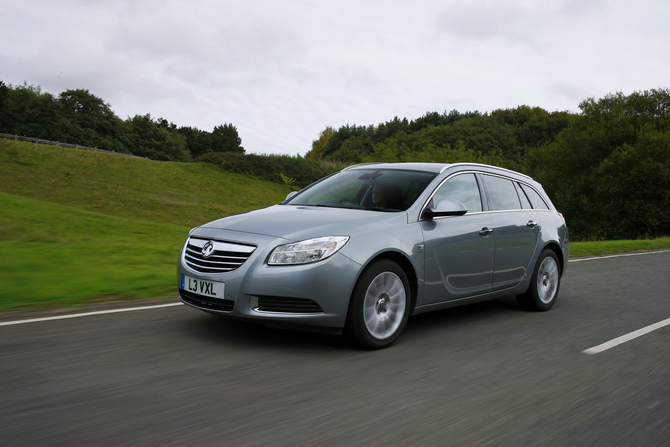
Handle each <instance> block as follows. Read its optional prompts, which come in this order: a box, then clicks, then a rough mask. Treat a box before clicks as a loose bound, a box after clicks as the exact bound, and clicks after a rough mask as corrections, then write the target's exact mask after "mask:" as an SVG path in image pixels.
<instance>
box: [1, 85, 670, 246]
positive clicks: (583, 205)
mask: <svg viewBox="0 0 670 447" xmlns="http://www.w3.org/2000/svg"><path fill="white" fill-rule="evenodd" d="M579 109H580V111H581V112H579V113H570V112H567V111H556V112H548V111H546V110H544V109H542V108H540V107H530V106H527V105H522V106H518V107H516V108H513V109H497V110H494V111H492V112H490V113H481V112H479V111H468V112H463V113H461V112H459V111H456V110H452V111H450V112H446V111H445V112H443V113H439V112H427V113H426V114H424V115H423V116H421V117H419V118H416V119H412V120H408V119H407V118H402V119H400V118H398V117H395V118H393V119H391V120H389V121H386V122H383V123H380V124H376V125H362V126H361V125H355V124H354V125H349V124H347V125H345V126H341V127H340V128H339V129H334V128H333V127H326V128H325V129H324V130H323V131H322V132H321V133H320V134H319V136H318V138H317V139H316V140H315V141H313V142H312V148H311V150H310V151H309V152H307V153H306V155H305V157H304V158H303V157H301V156H300V155H296V156H288V155H253V154H245V150H244V148H243V147H242V146H241V139H240V137H239V134H238V132H237V129H236V128H235V126H233V125H232V124H227V123H226V124H223V125H220V126H216V127H214V129H213V130H212V131H211V132H207V131H203V130H200V129H197V128H195V127H178V126H177V125H175V124H174V123H172V122H169V121H168V120H166V119H163V118H158V119H154V118H152V117H151V116H150V115H149V114H146V115H135V116H134V117H132V118H130V117H128V118H127V119H125V120H122V119H120V118H118V117H117V116H116V115H115V114H114V112H113V111H112V110H111V107H110V106H109V104H107V103H105V102H104V101H103V100H102V99H101V98H98V97H96V96H94V95H92V94H91V93H90V92H89V91H88V90H81V89H80V90H67V91H65V92H63V93H61V94H60V95H58V96H53V95H51V94H49V93H46V92H42V91H41V89H40V88H39V87H33V86H29V85H26V84H25V83H24V84H23V85H20V86H15V87H12V86H11V85H10V86H6V85H5V84H4V83H3V82H2V81H0V132H2V133H8V134H19V135H25V136H32V137H39V138H43V139H49V140H55V141H61V142H71V143H75V144H80V145H86V146H91V147H99V148H104V149H108V150H115V151H117V152H126V153H131V154H133V155H139V156H144V157H148V158H152V159H155V160H169V161H192V160H198V161H202V162H208V163H213V164H216V165H219V166H221V167H222V168H223V169H225V170H227V171H232V172H238V173H242V174H247V175H251V176H254V177H256V178H261V179H265V180H270V181H274V182H287V183H290V184H292V185H293V186H294V187H304V186H306V185H308V184H309V183H311V182H312V181H314V180H316V179H318V178H320V177H322V176H324V175H326V174H329V173H331V172H334V171H336V170H338V169H341V168H342V167H344V166H347V165H350V164H355V163H363V162H443V163H454V162H468V161H470V162H478V163H487V164H492V165H496V166H501V167H505V168H509V169H513V170H517V171H520V172H524V173H526V174H528V175H530V176H532V177H533V178H535V179H536V180H538V181H539V182H540V183H542V184H543V186H544V188H545V190H546V191H547V193H548V194H549V196H550V197H551V198H552V201H553V202H554V204H555V205H556V207H557V208H558V210H559V211H561V212H562V213H563V214H564V215H565V216H566V219H567V221H568V227H569V228H570V232H571V236H572V238H573V240H602V239H621V238H632V239H635V238H648V237H658V236H667V235H670V194H668V193H667V191H668V190H670V90H668V89H667V88H665V89H663V88H661V89H652V90H647V91H640V92H634V93H632V94H630V95H624V94H623V93H621V92H617V93H614V94H609V95H606V96H605V97H603V98H600V99H595V98H587V99H586V100H584V101H582V102H581V103H580V104H579ZM287 180H288V181H287Z"/></svg>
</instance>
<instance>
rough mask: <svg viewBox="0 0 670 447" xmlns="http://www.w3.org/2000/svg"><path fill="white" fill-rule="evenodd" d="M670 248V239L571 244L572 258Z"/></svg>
mask: <svg viewBox="0 0 670 447" xmlns="http://www.w3.org/2000/svg"><path fill="white" fill-rule="evenodd" d="M664 248H670V237H663V238H658V239H640V240H624V241H596V242H570V257H580V256H600V255H607V254H613V253H625V252H634V251H644V250H659V249H664Z"/></svg>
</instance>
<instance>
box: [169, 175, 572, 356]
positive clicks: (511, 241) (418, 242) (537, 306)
mask: <svg viewBox="0 0 670 447" xmlns="http://www.w3.org/2000/svg"><path fill="white" fill-rule="evenodd" d="M568 252H569V241H568V230H567V228H566V224H565V220H564V219H563V216H562V215H561V214H560V213H558V212H557V211H556V209H555V208H554V206H553V205H552V203H551V201H550V200H549V197H547V194H546V193H545V192H544V190H543V189H542V186H541V185H540V184H539V183H537V182H535V181H534V180H533V179H531V178H530V177H528V176H526V175H523V174H519V173H517V172H513V171H509V170H506V169H502V168H497V167H494V166H487V165H481V164H474V163H455V164H439V163H397V164H395V163H391V164H387V163H374V164H362V165H356V166H350V167H348V168H346V169H344V170H342V171H340V172H338V173H335V174H333V175H330V176H328V177H325V178H323V179H321V180H319V181H318V182H316V183H314V184H312V185H310V186H308V187H307V188H305V189H303V190H301V191H299V192H293V193H291V194H289V196H288V197H287V199H286V200H285V201H283V202H282V203H280V204H278V205H275V206H271V207H269V208H264V209H260V210H256V211H251V212H248V213H245V214H239V215H235V216H230V217H225V218H222V219H219V220H215V221H213V222H210V223H207V224H205V225H202V226H199V227H197V228H194V229H193V230H191V232H190V233H189V235H188V238H187V240H186V243H185V244H184V247H183V248H182V250H181V255H180V259H179V264H178V281H179V296H180V298H181V300H182V301H183V302H184V303H185V304H187V305H189V306H192V307H195V308H197V309H200V310H203V311H206V312H210V313H213V314H218V315H225V316H229V317H237V318H246V319H253V320H256V321H259V322H262V323H264V324H266V325H271V326H285V327H294V328H300V327H302V328H306V327H311V328H312V329H318V330H322V331H328V332H337V333H342V332H343V331H344V333H345V334H346V335H348V336H350V337H351V338H352V339H353V340H355V341H356V342H357V343H358V344H359V345H360V346H362V347H365V348H368V349H379V348H384V347H387V346H389V345H390V344H392V343H393V342H394V341H395V340H396V339H397V338H398V336H399V335H400V333H401V332H402V330H403V328H404V327H405V325H406V323H407V319H408V318H409V316H410V315H416V314H419V313H423V312H428V311H432V310H437V309H444V308H447V307H451V306H456V305H461V304H466V303H472V302H476V301H483V300H489V299H495V298H500V297H504V296H510V295H516V297H517V300H518V302H519V304H520V305H521V306H522V307H524V308H526V309H530V310H536V311H545V310H548V309H549V308H551V307H552V306H553V304H554V303H555V302H556V297H557V295H558V289H559V284H560V280H561V276H562V274H563V272H564V271H565V268H566V266H567V259H568Z"/></svg>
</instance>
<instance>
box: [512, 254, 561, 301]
mask: <svg viewBox="0 0 670 447" xmlns="http://www.w3.org/2000/svg"><path fill="white" fill-rule="evenodd" d="M560 285H561V267H560V264H559V262H558V257H557V256H556V253H554V252H553V251H551V250H549V249H545V250H543V251H542V253H540V256H539V258H537V263H536V264H535V268H534V269H533V275H532V276H531V278H530V285H529V286H528V290H527V291H526V293H524V294H523V295H517V297H516V299H517V301H518V303H519V304H520V305H521V307H523V308H525V309H527V310H533V311H536V312H543V311H545V310H549V309H551V307H552V306H553V305H554V303H555V302H556V298H557V297H558V289H559V287H560Z"/></svg>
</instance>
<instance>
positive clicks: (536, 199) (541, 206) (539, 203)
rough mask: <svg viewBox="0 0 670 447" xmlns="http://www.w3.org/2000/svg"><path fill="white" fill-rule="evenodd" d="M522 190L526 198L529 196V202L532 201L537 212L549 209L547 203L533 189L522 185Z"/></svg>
mask: <svg viewBox="0 0 670 447" xmlns="http://www.w3.org/2000/svg"><path fill="white" fill-rule="evenodd" d="M521 189H523V191H524V192H525V193H526V196H528V200H530V203H531V204H532V205H533V208H535V209H536V210H548V209H549V207H548V206H547V204H546V202H545V201H544V200H542V197H541V196H540V195H539V194H538V193H537V191H535V190H534V189H533V188H531V187H530V186H527V185H521Z"/></svg>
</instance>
